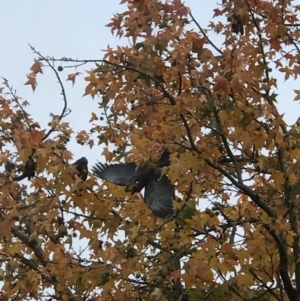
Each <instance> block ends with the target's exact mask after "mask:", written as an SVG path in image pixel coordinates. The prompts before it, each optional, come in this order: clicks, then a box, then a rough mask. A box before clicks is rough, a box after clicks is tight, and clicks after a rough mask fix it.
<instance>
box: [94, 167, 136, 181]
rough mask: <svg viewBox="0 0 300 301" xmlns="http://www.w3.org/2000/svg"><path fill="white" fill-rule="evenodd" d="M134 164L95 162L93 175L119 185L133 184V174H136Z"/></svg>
mask: <svg viewBox="0 0 300 301" xmlns="http://www.w3.org/2000/svg"><path fill="white" fill-rule="evenodd" d="M136 167H137V166H136V164H135V163H126V164H110V165H109V164H106V163H104V164H103V163H97V164H96V165H95V166H94V167H93V168H92V172H93V173H94V175H95V176H96V177H98V178H100V179H102V180H105V181H108V182H112V183H114V184H117V185H119V186H126V185H128V184H133V181H134V176H135V174H136Z"/></svg>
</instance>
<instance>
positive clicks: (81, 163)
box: [67, 157, 89, 181]
mask: <svg viewBox="0 0 300 301" xmlns="http://www.w3.org/2000/svg"><path fill="white" fill-rule="evenodd" d="M67 171H68V173H69V174H70V175H71V177H72V178H74V177H75V175H77V176H78V177H79V178H80V179H81V180H83V181H86V179H87V176H88V173H89V170H88V160H87V158H85V157H82V158H80V159H78V160H77V161H75V162H74V163H73V164H71V165H69V166H68V168H67Z"/></svg>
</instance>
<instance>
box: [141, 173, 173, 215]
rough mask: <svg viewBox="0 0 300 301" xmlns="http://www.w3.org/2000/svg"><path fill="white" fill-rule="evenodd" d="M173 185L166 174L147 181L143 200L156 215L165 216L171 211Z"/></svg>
mask: <svg viewBox="0 0 300 301" xmlns="http://www.w3.org/2000/svg"><path fill="white" fill-rule="evenodd" d="M173 196H174V186H173V185H172V184H171V182H170V180H169V179H168V177H167V176H166V175H163V176H162V177H161V178H160V179H158V180H153V181H151V182H149V183H148V184H147V185H146V187H145V195H144V200H145V202H146V203H147V204H148V206H149V207H150V209H151V210H152V212H153V213H154V214H155V215H157V216H158V217H161V218H165V217H166V216H167V215H168V214H171V213H173V202H172V198H173Z"/></svg>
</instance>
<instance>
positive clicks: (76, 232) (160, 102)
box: [0, 0, 300, 301]
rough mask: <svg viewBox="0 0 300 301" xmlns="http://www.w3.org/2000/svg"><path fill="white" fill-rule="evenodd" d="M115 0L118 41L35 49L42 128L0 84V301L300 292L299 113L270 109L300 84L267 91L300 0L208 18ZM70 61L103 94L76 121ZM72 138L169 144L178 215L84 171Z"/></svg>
mask: <svg viewBox="0 0 300 301" xmlns="http://www.w3.org/2000/svg"><path fill="white" fill-rule="evenodd" d="M121 3H123V4H126V5H127V6H126V7H127V8H126V9H125V10H124V11H123V12H121V13H118V14H116V15H114V16H113V17H112V19H111V21H110V22H109V23H108V24H107V26H108V27H109V28H110V29H111V32H112V34H113V35H115V36H116V37H117V38H124V37H125V38H126V39H127V41H128V43H127V45H126V46H118V47H116V48H111V47H109V46H108V47H107V49H106V50H105V51H104V55H103V57H102V58H99V59H91V60H86V59H82V60H81V59H73V58H53V57H48V56H46V55H44V54H42V53H40V52H38V50H36V49H35V48H33V47H32V50H33V52H34V53H35V55H36V59H35V60H34V63H33V65H32V66H31V69H30V73H29V74H28V75H27V80H26V82H25V84H27V85H30V86H31V87H32V89H33V90H35V89H36V88H37V82H38V79H39V76H41V74H43V72H44V70H45V67H48V69H47V70H51V71H52V72H53V73H54V75H55V76H56V79H57V81H58V85H60V88H61V95H62V102H63V110H62V111H61V112H60V113H59V114H57V115H54V114H52V115H51V118H50V121H49V124H48V127H47V128H41V126H40V125H39V120H33V119H32V118H31V116H30V115H29V114H28V112H27V111H26V109H27V105H28V104H29V103H28V102H27V101H23V100H22V99H21V98H20V97H19V96H18V95H17V92H16V91H15V90H14V89H13V88H12V86H11V85H10V83H9V82H8V81H7V80H4V82H3V85H2V87H1V91H0V92H1V95H0V117H1V118H0V149H1V152H0V164H1V174H0V185H1V190H0V191H1V207H0V208H1V210H0V243H1V252H0V261H1V267H0V281H1V282H0V284H1V285H2V292H1V293H0V295H1V300H27V299H28V300H70V301H71V300H73V301H74V300H75V301H79V300H107V301H119V300H139V301H142V300H151V301H152V300H156V301H157V300H162V301H164V300H170V301H173V300H174V301H175V300H181V301H187V300H191V301H193V300H195V301H196V300H197V301H198V300H208V301H210V300H211V301H212V300H214V301H215V300H218V301H222V300H224V301H229V300H243V301H246V300H247V301H250V300H259V301H262V300H264V301H267V300H268V301H273V300H280V301H284V300H290V301H294V300H300V237H299V235H300V226H299V222H300V221H299V204H298V203H300V176H299V171H298V169H299V168H300V162H299V159H298V158H300V119H299V120H294V121H293V122H290V121H288V120H286V118H285V115H284V112H281V111H280V110H279V104H280V102H282V101H285V102H286V104H285V105H286V108H287V110H288V104H289V103H291V102H293V101H299V100H300V90H294V93H295V97H294V99H284V100H283V98H282V96H283V95H284V94H285V91H283V90H282V91H281V90H278V89H277V84H278V81H279V78H280V76H281V75H282V74H284V79H285V81H286V82H289V81H293V80H295V79H297V78H298V75H299V74H300V67H299V64H300V46H299V37H300V30H299V27H300V21H299V10H300V5H298V4H297V1H292V0H274V1H262V0H223V1H222V4H216V8H215V10H214V18H213V20H212V21H211V22H210V24H208V25H207V24H201V20H196V19H195V17H194V15H193V12H192V11H191V10H190V9H189V8H188V7H186V6H185V4H184V2H183V1H181V0H169V1H160V0H122V1H121ZM201 5H204V3H201V4H200V3H199V9H201ZM212 32H214V33H216V34H218V36H219V39H220V40H221V41H222V43H220V44H216V43H215V42H214V41H213V39H212V38H211V36H210V34H211V33H212ZM91 63H92V64H93V68H92V69H90V70H88V71H87V70H86V69H84V68H85V66H86V64H91ZM66 67H68V68H70V70H73V71H71V72H70V74H69V75H68V78H67V80H69V81H71V82H72V83H73V84H76V81H77V80H85V81H86V88H85V91H83V94H84V96H85V97H92V98H93V99H94V101H97V102H98V103H99V109H98V110H97V111H95V112H91V118H90V128H89V129H82V131H80V132H78V133H76V134H74V133H73V130H72V124H69V123H67V122H66V121H65V117H66V116H67V115H68V114H69V113H70V110H69V105H70V104H69V103H68V101H67V100H68V98H67V95H66V92H65V89H64V80H65V78H62V73H60V71H62V70H63V69H65V68H66ZM80 68H82V70H81V69H80ZM78 70H80V71H81V72H80V71H78ZM70 139H76V140H77V142H78V143H79V144H82V145H83V149H84V147H90V148H92V147H100V146H102V147H104V148H103V154H102V155H103V157H102V158H99V160H101V162H107V163H110V162H111V163H120V162H123V163H124V162H135V163H136V164H137V165H138V166H142V165H144V164H146V163H147V162H149V161H152V162H156V161H157V160H158V159H159V157H160V155H161V154H162V152H163V151H165V150H167V151H169V152H170V154H171V155H170V162H171V164H170V166H165V167H163V169H162V174H165V175H167V177H168V179H169V180H170V181H171V183H172V184H173V185H174V187H175V191H176V193H175V196H174V199H173V206H174V214H170V215H168V216H167V217H166V218H158V217H155V216H153V214H151V211H150V209H149V208H148V206H147V204H146V203H145V202H144V200H143V198H142V196H141V194H139V193H134V194H131V193H129V192H128V191H126V189H124V187H119V186H116V185H115V184H113V183H109V182H102V181H100V180H99V179H97V178H96V177H95V176H94V175H93V174H92V173H91V172H90V173H89V175H88V178H87V179H86V181H84V179H85V176H86V174H85V176H84V175H83V174H82V170H83V169H79V168H76V167H78V166H76V164H75V165H73V164H72V163H73V162H75V161H76V160H77V159H79V158H73V155H72V150H71V149H69V142H70ZM83 156H84V153H83ZM94 164H96V162H89V167H91V165H94ZM74 167H75V168H74ZM84 170H85V172H86V169H84ZM90 170H91V168H90ZM75 244H80V246H81V251H80V252H78V251H76V250H75V249H74V245H75Z"/></svg>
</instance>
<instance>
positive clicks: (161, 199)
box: [92, 151, 174, 218]
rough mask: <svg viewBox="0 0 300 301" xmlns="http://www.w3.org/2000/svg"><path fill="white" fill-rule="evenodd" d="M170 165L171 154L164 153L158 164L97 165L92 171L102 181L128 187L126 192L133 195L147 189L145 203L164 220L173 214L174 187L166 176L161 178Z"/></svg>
mask: <svg viewBox="0 0 300 301" xmlns="http://www.w3.org/2000/svg"><path fill="white" fill-rule="evenodd" d="M169 165H170V153H169V152H168V151H164V153H163V154H162V156H161V157H160V159H159V160H158V161H157V162H156V163H153V162H151V161H150V162H148V163H146V164H145V165H144V166H142V167H138V166H137V165H136V164H135V163H126V164H110V165H109V164H106V163H105V164H102V163H97V164H96V165H95V166H94V167H93V168H92V171H93V173H94V174H95V176H96V177H98V178H100V179H102V180H105V181H108V182H111V183H114V184H116V185H119V186H126V189H125V190H126V191H131V192H132V194H133V193H135V192H140V191H141V190H142V189H143V188H145V193H144V200H145V202H146V203H147V204H148V206H149V208H150V209H151V210H152V212H153V213H154V214H155V215H156V216H158V217H161V218H164V217H166V216H167V215H168V214H171V213H173V203H172V198H173V195H174V186H173V185H172V184H171V182H170V180H169V179H168V177H167V176H166V175H163V176H161V169H162V167H164V166H169Z"/></svg>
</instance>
